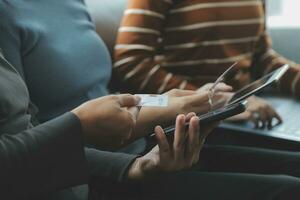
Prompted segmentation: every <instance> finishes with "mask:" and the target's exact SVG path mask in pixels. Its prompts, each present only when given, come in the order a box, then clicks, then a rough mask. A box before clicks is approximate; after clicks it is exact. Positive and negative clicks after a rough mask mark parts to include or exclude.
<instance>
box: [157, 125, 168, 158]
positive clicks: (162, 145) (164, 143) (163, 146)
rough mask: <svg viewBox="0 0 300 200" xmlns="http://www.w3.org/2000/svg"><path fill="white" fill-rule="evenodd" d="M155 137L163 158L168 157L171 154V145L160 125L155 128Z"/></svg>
mask: <svg viewBox="0 0 300 200" xmlns="http://www.w3.org/2000/svg"><path fill="white" fill-rule="evenodd" d="M154 132H155V137H156V140H157V144H158V147H159V155H160V157H161V158H164V157H167V156H169V155H170V146H169V143H168V140H167V137H166V135H165V133H164V131H163V129H162V128H161V127H160V126H156V127H155V129H154Z"/></svg>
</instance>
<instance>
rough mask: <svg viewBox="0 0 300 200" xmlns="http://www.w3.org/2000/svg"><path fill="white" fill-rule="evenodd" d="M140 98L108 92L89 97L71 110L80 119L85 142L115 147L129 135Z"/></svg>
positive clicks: (134, 121) (133, 124) (133, 125)
mask: <svg viewBox="0 0 300 200" xmlns="http://www.w3.org/2000/svg"><path fill="white" fill-rule="evenodd" d="M139 101H140V98H139V97H136V96H133V95H130V94H123V95H111V96H106V97H102V98H98V99H95V100H91V101H88V102H86V103H84V104H82V105H81V106H79V107H77V108H75V109H74V110H73V111H72V112H73V113H74V114H75V115H76V116H77V117H78V118H79V119H80V122H81V125H82V130H83V133H84V134H85V137H86V140H87V142H88V143H90V144H94V145H97V146H99V147H104V148H118V147H120V146H122V145H123V144H125V143H126V141H128V140H129V138H130V137H131V135H132V131H133V129H134V127H135V123H136V119H137V115H138V113H139V110H138V108H137V107H135V106H136V105H137V104H138V103H139Z"/></svg>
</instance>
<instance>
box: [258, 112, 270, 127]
mask: <svg viewBox="0 0 300 200" xmlns="http://www.w3.org/2000/svg"><path fill="white" fill-rule="evenodd" d="M259 117H260V119H259V121H260V125H259V128H260V129H265V128H266V124H267V121H268V113H267V110H266V108H263V109H260V110H259Z"/></svg>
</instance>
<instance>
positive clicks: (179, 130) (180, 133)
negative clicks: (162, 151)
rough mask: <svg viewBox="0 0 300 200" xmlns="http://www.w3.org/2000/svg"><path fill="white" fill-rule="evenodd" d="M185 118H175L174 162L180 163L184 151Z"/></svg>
mask: <svg viewBox="0 0 300 200" xmlns="http://www.w3.org/2000/svg"><path fill="white" fill-rule="evenodd" d="M185 139H186V137H185V116H184V115H178V116H177V118H176V127H175V136H174V143H173V149H174V158H175V161H177V162H181V161H182V159H183V156H184V150H185Z"/></svg>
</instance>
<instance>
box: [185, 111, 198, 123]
mask: <svg viewBox="0 0 300 200" xmlns="http://www.w3.org/2000/svg"><path fill="white" fill-rule="evenodd" d="M194 116H196V113H194V112H191V113H188V114H187V115H186V116H185V121H186V122H189V121H190V120H191V119H192V117H194Z"/></svg>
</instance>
